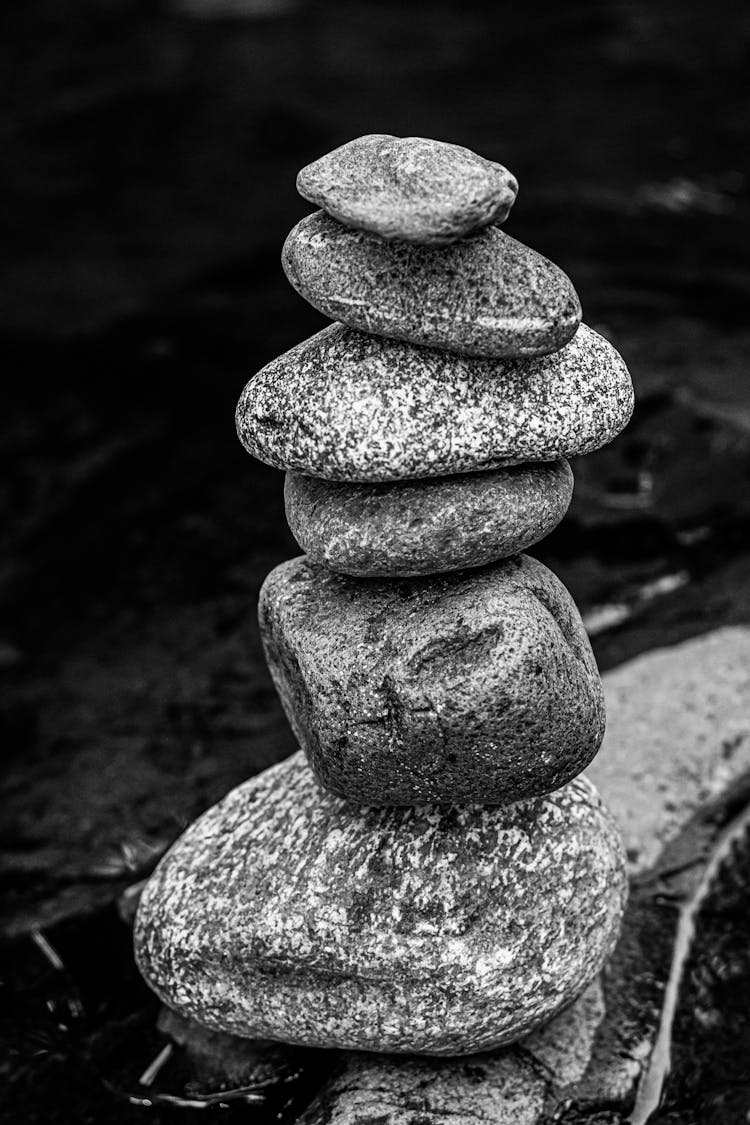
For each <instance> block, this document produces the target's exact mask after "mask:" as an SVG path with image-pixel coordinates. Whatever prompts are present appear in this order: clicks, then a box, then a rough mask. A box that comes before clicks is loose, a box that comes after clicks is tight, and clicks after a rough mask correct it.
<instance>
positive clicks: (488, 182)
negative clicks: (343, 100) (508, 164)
mask: <svg viewBox="0 0 750 1125" xmlns="http://www.w3.org/2000/svg"><path fill="white" fill-rule="evenodd" d="M297 190H298V191H299V193H300V195H302V196H304V198H305V199H309V200H310V202H311V203H316V204H317V205H318V207H322V208H323V210H325V211H327V212H328V214H329V215H333V216H334V218H336V219H338V220H339V222H341V223H344V224H345V225H346V226H348V227H356V228H357V229H359V230H368V231H372V232H373V233H374V234H378V235H380V237H381V238H386V239H391V238H395V239H399V240H401V241H404V242H423V243H428V244H432V245H436V244H437V245H439V244H440V243H445V242H453V241H455V240H456V239H457V238H462V237H463V236H464V235H465V234H468V233H469V232H470V231H473V230H477V229H478V228H479V227H484V226H487V225H489V224H490V223H502V222H503V221H504V220H505V219H506V218H507V217H508V212H509V211H510V209H511V207H512V206H513V203H514V201H515V198H516V194H517V192H518V183H517V181H516V178H515V176H513V175H511V173H510V172H509V171H508V169H507V168H503V166H502V164H496V163H495V162H494V161H492V160H486V159H485V158H484V157H483V156H478V155H477V154H476V153H475V152H471V150H470V149H467V148H463V147H462V146H461V145H453V144H447V143H446V142H445V141H434V140H429V139H427V138H424V137H392V136H390V135H388V134H385V133H372V134H369V135H368V136H364V137H356V138H355V139H354V140H352V141H349V142H348V143H347V144H345V145H341V147H340V148H336V149H334V150H333V152H329V153H326V155H325V156H321V157H320V159H319V160H315V161H313V163H312V164H308V165H307V167H305V168H303V169H302V171H301V172H300V173H299V175H298V176H297Z"/></svg>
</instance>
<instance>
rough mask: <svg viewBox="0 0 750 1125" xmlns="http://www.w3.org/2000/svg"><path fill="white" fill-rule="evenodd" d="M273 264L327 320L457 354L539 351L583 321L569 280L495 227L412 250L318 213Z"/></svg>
mask: <svg viewBox="0 0 750 1125" xmlns="http://www.w3.org/2000/svg"><path fill="white" fill-rule="evenodd" d="M281 261H282V264H283V266H284V270H285V271H286V275H287V277H288V278H289V280H290V282H291V283H292V285H293V286H294V288H295V289H296V290H297V292H298V293H300V294H301V295H302V296H303V297H304V298H305V300H306V301H309V302H310V304H311V305H314V306H315V308H316V309H319V310H320V312H322V313H323V314H324V315H325V316H329V317H330V318H331V319H332V320H340V321H341V322H342V323H343V324H348V325H349V326H350V327H351V328H359V329H360V330H361V331H363V332H374V333H375V334H376V335H379V336H391V337H394V338H396V339H399V340H407V341H409V342H411V343H413V344H425V345H429V346H431V347H436V348H446V349H448V350H449V351H454V352H460V353H461V354H464V355H477V356H490V357H502V356H508V357H511V356H535V355H544V354H545V353H547V352H552V351H555V350H556V349H557V348H561V347H562V346H563V344H566V343H567V342H568V340H570V338H571V337H572V336H573V335H574V333H575V330H576V328H577V327H578V325H579V324H580V323H581V304H580V302H579V300H578V297H577V295H576V292H575V290H574V288H573V285H572V283H571V281H570V278H568V276H567V275H566V274H564V273H563V271H562V270H561V269H559V268H558V267H557V266H556V265H553V263H552V262H550V261H548V259H547V258H543V257H542V255H541V254H538V253H537V252H536V251H535V250H531V249H530V248H529V247H528V246H524V245H523V243H521V242H517V241H516V240H515V238H511V237H510V236H509V235H507V234H503V232H502V231H501V230H498V229H497V227H488V228H487V229H486V230H483V231H480V232H479V233H478V234H476V235H473V236H472V237H471V238H465V239H462V240H461V241H460V242H453V243H452V244H451V245H450V246H415V245H413V244H410V243H407V242H384V241H383V239H382V238H378V237H377V235H374V234H368V233H367V232H365V231H358V230H349V229H347V228H346V227H343V226H342V225H341V223H337V222H336V220H335V219H331V218H330V217H329V216H328V215H326V214H325V213H324V212H323V211H317V212H316V213H315V214H314V215H308V216H307V218H305V219H303V220H302V222H300V223H297V226H296V227H294V229H293V230H292V231H291V233H290V234H289V236H288V238H287V240H286V242H285V243H284V249H283V252H282V255H281Z"/></svg>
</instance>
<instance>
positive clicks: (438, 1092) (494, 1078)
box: [299, 1049, 545, 1125]
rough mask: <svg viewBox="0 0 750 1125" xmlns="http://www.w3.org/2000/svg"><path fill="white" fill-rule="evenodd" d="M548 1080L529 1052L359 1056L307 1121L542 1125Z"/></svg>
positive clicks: (329, 1085) (317, 1124) (315, 1124)
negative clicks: (427, 1057) (444, 1056)
mask: <svg viewBox="0 0 750 1125" xmlns="http://www.w3.org/2000/svg"><path fill="white" fill-rule="evenodd" d="M544 1095H545V1083H544V1080H543V1079H542V1078H541V1077H540V1076H539V1074H538V1073H537V1071H536V1070H535V1068H534V1066H533V1065H532V1064H531V1063H530V1062H529V1060H528V1059H526V1058H524V1057H523V1055H522V1054H521V1052H520V1051H519V1052H514V1051H513V1050H512V1049H510V1050H509V1052H508V1053H507V1054H503V1055H474V1056H472V1057H471V1058H469V1059H431V1060H430V1061H423V1060H420V1059H408V1058H402V1057H401V1056H398V1055H397V1056H391V1057H390V1058H381V1057H378V1056H377V1055H359V1054H355V1055H351V1056H350V1057H349V1058H348V1059H347V1061H346V1063H345V1064H344V1066H343V1067H342V1069H341V1071H340V1072H339V1073H338V1074H337V1075H335V1076H334V1077H333V1078H332V1079H331V1080H329V1081H328V1082H326V1084H325V1086H324V1087H323V1089H322V1090H321V1091H320V1092H319V1094H318V1096H317V1097H316V1099H315V1101H314V1103H313V1104H312V1105H311V1106H310V1107H309V1108H308V1110H307V1111H306V1113H304V1114H303V1116H302V1118H301V1120H300V1123H299V1125H536V1122H537V1121H538V1119H539V1117H540V1116H541V1113H542V1107H543V1105H544Z"/></svg>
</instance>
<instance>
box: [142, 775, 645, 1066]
mask: <svg viewBox="0 0 750 1125" xmlns="http://www.w3.org/2000/svg"><path fill="white" fill-rule="evenodd" d="M521 857H522V860H521ZM623 863H624V857H623V854H622V850H621V845H620V842H619V838H618V836H617V833H616V831H615V829H614V826H613V824H612V821H611V819H610V817H609V815H608V814H607V813H606V811H605V810H604V809H603V807H602V805H601V803H600V801H599V798H598V796H597V794H596V791H595V789H594V787H593V786H592V785H591V784H590V783H589V782H588V781H586V780H585V779H584V778H576V779H575V780H574V781H572V782H571V783H570V784H569V785H567V786H565V787H564V788H563V789H561V790H558V791H557V792H556V793H554V794H551V795H549V796H547V797H543V798H539V799H537V800H534V801H529V802H518V803H516V804H514V805H511V806H508V807H507V808H499V809H498V808H487V807H484V806H464V807H451V808H442V809H441V808H437V807H436V806H422V807H420V808H415V809H392V808H391V809H374V808H369V809H368V808H365V809H359V810H358V809H357V808H355V807H353V806H352V805H350V804H347V803H346V802H344V801H342V800H341V799H339V798H337V797H334V796H333V795H331V794H328V793H326V792H324V791H323V790H321V789H320V788H319V787H318V786H317V784H316V782H315V780H314V777H313V774H312V772H311V771H310V770H309V768H308V766H307V764H306V763H305V760H304V757H303V755H302V754H301V753H297V754H295V755H293V756H292V758H290V759H287V761H286V762H283V763H281V764H280V765H278V766H274V767H272V768H271V769H270V770H267V771H266V772H265V773H263V774H261V775H259V776H258V777H256V778H253V779H252V780H251V781H249V782H246V783H245V784H243V785H241V786H239V787H238V788H237V789H235V790H233V791H232V793H230V794H229V795H228V796H227V797H226V798H225V799H224V800H223V801H222V802H221V803H220V804H219V805H217V806H215V807H214V808H213V809H211V810H209V811H208V812H207V813H205V814H204V815H203V816H202V817H201V818H200V819H199V820H198V821H197V822H196V823H195V824H194V825H192V826H191V827H190V828H189V829H188V830H187V831H186V832H185V834H184V835H183V836H182V837H181V838H180V840H179V841H178V842H177V844H175V845H174V847H173V848H172V849H171V851H170V852H169V853H168V854H167V856H166V857H165V858H164V860H163V861H162V862H161V863H160V865H159V867H158V868H157V870H156V873H155V874H154V876H153V877H152V879H151V880H150V881H149V883H148V884H147V885H146V888H145V890H144V893H143V897H142V898H141V902H140V906H139V910H138V915H137V918H136V927H135V948H136V956H137V959H138V963H139V967H140V968H141V971H142V972H143V974H144V976H145V978H146V980H147V981H148V982H149V983H150V985H151V987H152V988H153V989H154V990H155V991H156V992H157V993H158V994H159V996H160V997H161V998H162V1000H163V1001H164V1002H165V1003H167V1004H168V1005H169V1006H170V1007H172V1008H174V1009H175V1010H176V1011H177V1012H178V1013H180V1014H182V1015H184V1016H188V1017H190V1018H192V1019H194V1020H196V1021H198V1022H199V1023H202V1024H204V1025H205V1026H206V1027H209V1028H217V1029H220V1030H223V1031H225V1032H229V1033H231V1034H235V1035H246V1036H248V1037H261V1038H273V1039H281V1040H284V1041H287V1042H291V1043H300V1044H307V1045H311V1046H323V1047H324V1046H329V1047H350V1048H355V1049H363V1050H371V1051H378V1052H389V1051H394V1052H409V1053H412V1052H416V1053H423V1054H435V1055H455V1054H467V1053H474V1052H481V1051H482V1050H484V1049H487V1048H489V1047H491V1046H495V1045H499V1044H501V1043H505V1042H509V1041H512V1040H514V1039H517V1038H518V1037H519V1036H521V1035H523V1034H525V1033H526V1032H529V1031H531V1030H532V1029H533V1028H534V1027H536V1026H537V1025H538V1024H540V1023H542V1022H543V1021H544V1020H546V1019H549V1018H550V1017H551V1016H552V1015H554V1014H555V1013H556V1012H557V1011H558V1010H559V1009H561V1008H562V1007H564V1006H565V1005H566V1004H568V1003H570V1002H571V1001H572V1000H573V999H574V998H575V997H576V996H577V995H578V994H579V993H580V992H581V991H582V990H583V989H584V987H585V986H586V984H587V983H588V982H589V981H591V979H592V978H593V977H594V976H595V975H596V973H597V972H598V971H599V969H600V968H601V966H602V963H603V962H604V960H605V959H606V957H607V956H608V955H609V954H610V953H611V950H612V947H613V945H614V943H615V941H616V940H617V934H618V931H619V923H620V918H621V914H622V910H623V908H624V904H625V895H626V883H625V874H624V866H623Z"/></svg>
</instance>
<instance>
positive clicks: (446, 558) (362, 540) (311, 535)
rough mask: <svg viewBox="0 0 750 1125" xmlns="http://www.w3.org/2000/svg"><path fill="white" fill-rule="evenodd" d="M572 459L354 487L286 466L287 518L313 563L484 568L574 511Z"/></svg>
mask: <svg viewBox="0 0 750 1125" xmlns="http://www.w3.org/2000/svg"><path fill="white" fill-rule="evenodd" d="M572 494H573V473H572V472H571V469H570V466H569V464H568V462H567V461H551V462H539V463H537V464H534V465H513V466H510V467H508V468H505V469H493V470H490V471H488V472H484V473H465V474H464V475H462V476H458V477H433V478H432V479H426V480H418V481H398V482H396V483H395V484H348V483H346V482H343V481H325V480H320V479H318V478H317V477H306V476H302V475H301V474H299V473H287V476H286V482H285V485H284V499H285V503H286V518H287V520H288V522H289V526H290V528H291V529H292V534H293V535H294V538H295V539H296V540H297V542H298V543H299V545H300V547H301V548H302V549H303V551H305V552H306V553H307V555H308V557H309V558H310V559H312V561H313V562H317V563H320V564H322V565H323V566H327V567H328V568H329V569H330V570H336V571H339V572H341V573H343V574H351V575H355V576H359V577H383V578H398V577H409V576H411V575H418V574H437V573H440V572H442V571H447V570H461V569H463V568H465V567H474V566H484V565H485V564H486V563H491V562H496V561H497V560H498V559H502V558H506V557H507V556H508V555H515V554H518V552H519V551H523V550H525V549H526V548H527V547H529V546H531V544H532V543H538V542H539V540H540V539H543V538H544V536H545V535H548V534H549V532H550V531H551V530H552V529H553V527H556V526H557V524H558V523H559V522H560V520H561V519H562V518H563V516H564V515H565V513H566V511H567V510H568V505H569V504H570V499H571V496H572Z"/></svg>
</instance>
